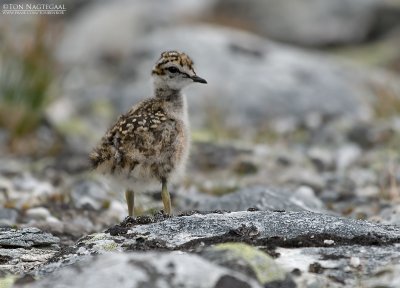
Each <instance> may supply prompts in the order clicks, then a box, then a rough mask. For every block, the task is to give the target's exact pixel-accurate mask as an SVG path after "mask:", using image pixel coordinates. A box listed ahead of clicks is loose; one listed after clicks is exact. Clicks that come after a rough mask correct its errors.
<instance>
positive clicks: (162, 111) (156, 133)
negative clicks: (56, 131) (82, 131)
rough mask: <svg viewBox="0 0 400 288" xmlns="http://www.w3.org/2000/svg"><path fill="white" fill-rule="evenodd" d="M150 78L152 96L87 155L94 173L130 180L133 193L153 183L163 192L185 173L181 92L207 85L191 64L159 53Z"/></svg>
mask: <svg viewBox="0 0 400 288" xmlns="http://www.w3.org/2000/svg"><path fill="white" fill-rule="evenodd" d="M152 76H153V79H154V86H155V87H154V88H155V89H154V97H151V98H149V99H147V100H144V101H142V102H139V103H137V104H136V105H134V106H133V107H132V108H131V109H130V110H129V111H128V112H127V113H126V114H123V115H121V116H120V117H119V118H118V120H117V122H116V123H115V124H114V125H113V126H112V127H111V128H110V129H109V130H108V131H107V133H106V134H105V136H104V137H103V139H102V140H101V141H100V143H99V144H98V146H97V147H96V148H95V149H94V150H93V151H92V153H91V154H90V156H89V157H90V161H91V163H92V167H93V168H95V169H97V170H98V171H101V172H103V173H106V174H109V175H111V176H114V177H116V178H117V179H118V180H119V181H120V180H121V179H126V180H129V181H127V183H132V184H131V185H132V186H133V187H127V188H129V189H133V191H136V192H142V191H140V190H143V189H144V188H143V187H146V186H147V185H151V184H152V183H155V182H158V183H162V184H163V189H164V184H165V185H166V183H167V182H168V181H169V180H170V179H171V178H173V177H174V176H176V175H178V174H180V172H182V171H183V170H184V166H185V162H186V160H187V156H188V151H189V123H188V119H187V107H186V99H185V96H184V95H183V94H182V92H181V89H182V88H184V87H185V86H187V85H189V84H191V83H193V82H200V83H206V81H205V80H204V79H202V78H200V77H198V76H197V75H196V73H195V72H194V70H193V62H192V60H191V59H190V58H189V57H188V56H187V55H186V54H184V53H179V52H176V51H168V52H164V53H162V54H161V57H160V59H159V60H158V62H157V63H156V65H155V66H154V68H153V70H152ZM165 189H166V186H165ZM167 194H168V193H167ZM167 196H168V198H169V194H168V195H167ZM132 197H133V196H132ZM163 200H164V198H163ZM127 201H128V200H127ZM132 201H133V200H132ZM128 204H129V203H128ZM132 205H133V204H132ZM165 205H166V204H165V202H164V206H165ZM164 208H166V209H167V210H168V207H164ZM167 212H170V211H167ZM130 214H131V211H130Z"/></svg>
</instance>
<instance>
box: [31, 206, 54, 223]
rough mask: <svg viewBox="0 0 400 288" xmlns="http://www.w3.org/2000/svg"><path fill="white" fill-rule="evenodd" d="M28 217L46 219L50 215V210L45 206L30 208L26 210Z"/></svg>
mask: <svg viewBox="0 0 400 288" xmlns="http://www.w3.org/2000/svg"><path fill="white" fill-rule="evenodd" d="M25 215H26V217H28V218H30V219H32V220H46V218H48V217H50V216H51V214H50V211H49V210H48V209H46V208H44V207H35V208H30V209H28V210H27V211H26V212H25Z"/></svg>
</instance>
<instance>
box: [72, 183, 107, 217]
mask: <svg viewBox="0 0 400 288" xmlns="http://www.w3.org/2000/svg"><path fill="white" fill-rule="evenodd" d="M71 199H72V202H73V203H74V206H75V207H76V208H78V209H84V208H86V209H87V208H89V209H93V210H100V209H102V208H104V206H105V204H106V203H108V202H109V201H110V197H109V195H108V194H107V188H106V187H105V185H104V184H103V183H100V182H97V181H90V180H82V181H77V182H76V183H75V184H74V185H73V188H72V189H71Z"/></svg>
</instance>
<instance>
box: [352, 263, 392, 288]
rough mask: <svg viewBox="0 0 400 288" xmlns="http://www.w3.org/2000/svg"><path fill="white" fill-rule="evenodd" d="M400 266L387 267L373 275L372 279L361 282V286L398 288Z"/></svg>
mask: <svg viewBox="0 0 400 288" xmlns="http://www.w3.org/2000/svg"><path fill="white" fill-rule="evenodd" d="M399 275H400V265H399V264H394V265H393V264H391V265H385V266H383V267H380V268H379V269H376V270H375V271H374V272H373V273H371V275H370V277H368V279H366V280H365V281H363V282H361V283H360V285H362V287H366V288H374V287H396V286H398V285H399V283H400V276H399Z"/></svg>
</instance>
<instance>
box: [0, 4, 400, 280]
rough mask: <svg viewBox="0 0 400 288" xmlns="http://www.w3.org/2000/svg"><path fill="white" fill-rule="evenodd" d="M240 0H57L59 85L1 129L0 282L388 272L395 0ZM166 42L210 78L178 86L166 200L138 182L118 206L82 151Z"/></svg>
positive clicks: (138, 85)
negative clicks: (26, 118)
mask: <svg viewBox="0 0 400 288" xmlns="http://www.w3.org/2000/svg"><path fill="white" fill-rule="evenodd" d="M248 2H249V3H247V2H246V3H245V4H244V2H243V3H242V1H236V0H235V1H224V0H209V1H200V2H199V1H183V2H182V1H170V5H168V6H165V7H164V6H161V5H160V2H159V1H157V0H152V1H146V4H144V2H143V1H112V2H103V1H87V2H85V3H83V2H82V1H71V4H70V5H71V6H70V11H71V13H70V14H68V15H66V16H64V17H63V18H62V19H61V20H60V19H58V20H57V21H55V20H52V21H54V22H51V24H53V26H54V27H56V29H59V30H57V31H61V32H60V33H59V36H58V39H57V41H55V43H54V44H53V46H52V47H53V49H54V51H55V53H54V58H55V59H54V60H55V61H56V62H57V65H58V66H57V73H56V78H55V79H54V83H56V84H53V85H52V86H51V87H52V89H54V87H58V88H57V89H56V94H57V95H58V96H57V97H55V98H54V99H53V100H52V101H51V102H50V104H48V106H47V107H46V109H45V111H44V117H43V118H44V120H43V121H42V122H40V126H39V127H38V128H37V130H35V131H34V132H32V133H31V134H29V135H28V136H29V137H25V138H24V137H22V138H21V139H13V141H12V142H11V144H10V141H9V138H10V135H13V134H12V131H9V130H7V128H0V144H1V145H0V155H1V161H0V227H1V228H0V287H12V286H13V287H30V286H32V287H110V286H111V285H116V284H115V283H118V285H119V286H120V287H215V288H217V287H219V288H222V287H226V288H228V287H233V288H235V287H398V286H399V284H398V283H400V278H399V275H400V274H399V271H400V266H399V259H400V190H399V183H400V164H399V163H400V154H399V151H398V147H399V145H400V138H399V135H400V85H399V83H400V82H399V81H398V80H399V74H398V73H399V71H400V68H399V67H400V66H399V63H400V62H399V59H400V54H399V50H398V49H393V47H397V46H396V45H397V44H398V43H399V42H398V35H399V32H398V31H400V30H399V29H400V21H399V19H400V17H398V16H399V15H400V6H399V3H398V1H396V0H387V1H378V0H376V1H375V0H369V1H349V0H341V1H334V2H335V3H333V2H332V1H329V0H319V1H314V4H313V5H314V6H313V7H312V9H311V8H310V6H308V5H311V4H310V1H300V0H296V1H291V0H288V1H286V5H284V4H279V3H285V1H279V3H278V2H276V1H256V0H251V1H248ZM331 2H332V3H331ZM182 3H184V4H182ZM328 3H329V4H328ZM288 4H290V5H288ZM243 5H245V6H243ZM293 5H295V6H293ZM288 7H292V8H290V9H289V8H288ZM293 7H297V8H298V9H294V8H293ZM238 11H240V13H239V12H238ZM262 11H264V12H262ZM293 11H296V14H292V13H294V12H293ZM152 13H156V14H157V15H159V17H150V16H149V15H152ZM235 15H236V16H235ZM282 15H286V16H282ZM239 16H240V17H239ZM19 19H21V18H19ZM23 19H24V20H23V21H16V20H15V19H13V20H12V21H11V20H7V18H4V17H3V18H2V19H0V22H1V21H5V23H6V25H5V26H4V27H7V29H10V30H11V31H13V29H16V30H14V31H19V33H21V35H23V33H24V31H25V30H24V29H25V28H24V27H26V26H30V25H31V24H32V23H34V21H35V19H34V18H23ZM316 19H326V21H324V23H322V24H323V25H322V24H321V25H315V22H316V21H317V20H316ZM293 23H296V24H293ZM343 27H345V29H344V28H343ZM1 31H3V30H0V32H1ZM5 31H6V30H5ZM88 35H90V41H88ZM127 35H129V37H127ZM21 38H23V37H21ZM12 41H15V42H16V43H19V42H18V41H20V39H19V38H18V37H15V39H14V38H13V40H12ZM277 41H279V42H277ZM17 46H18V45H17ZM166 49H181V50H184V51H185V52H187V53H188V54H189V55H191V56H192V57H193V59H194V60H195V65H196V71H197V72H198V74H199V75H200V76H202V77H204V78H206V79H207V81H208V83H209V84H208V85H207V86H204V87H201V89H188V91H187V94H188V101H189V106H190V120H191V123H192V138H193V143H192V151H191V157H190V161H189V165H188V169H187V174H186V176H185V178H184V179H182V181H180V182H178V183H175V184H173V185H171V188H170V190H171V196H172V201H173V207H174V215H173V216H171V217H169V216H167V215H164V214H163V213H162V212H160V210H161V208H162V201H161V197H160V193H159V191H149V192H148V193H146V194H142V195H138V199H137V201H136V202H137V207H136V211H135V212H136V214H137V215H141V216H138V217H137V218H126V214H127V211H126V207H125V203H124V200H123V193H122V190H123V187H119V186H118V185H116V184H115V183H112V182H110V181H109V180H108V179H106V178H105V177H103V176H102V175H98V174H96V173H94V172H92V171H90V169H89V167H88V163H87V153H88V151H89V150H90V148H91V147H93V145H94V144H95V142H96V141H97V140H98V139H99V138H100V137H101V135H102V134H103V133H104V131H105V129H107V127H108V126H109V125H110V123H111V122H112V121H113V119H115V117H116V115H117V114H118V113H121V112H123V111H125V110H126V107H129V106H130V105H132V103H134V102H135V101H138V100H140V99H142V98H144V97H145V96H146V95H149V94H150V93H151V90H150V89H151V88H150V85H149V81H148V79H149V75H148V74H149V71H150V69H151V67H152V65H153V62H154V60H155V59H157V57H158V56H159V53H160V52H161V51H162V50H166ZM382 51H384V52H382ZM354 55H355V56H354ZM0 56H1V50H0ZM362 56H365V57H362ZM0 59H1V58H0ZM0 68H1V67H0ZM0 72H1V69H0ZM1 75H2V74H1V73H0V78H1ZM0 80H1V79H0ZM0 83H1V82H0ZM221 84H222V85H221ZM197 88H198V87H197ZM2 112H3V110H2V109H0V127H2V126H1V125H3V122H2V121H3V119H4V117H3V118H2V115H1V113H2ZM11 114H12V113H9V114H7V117H8V118H12V115H11ZM32 139H33V140H32ZM15 147H17V148H18V149H16V148H15ZM32 147H33V148H32ZM99 272H100V273H99Z"/></svg>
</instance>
